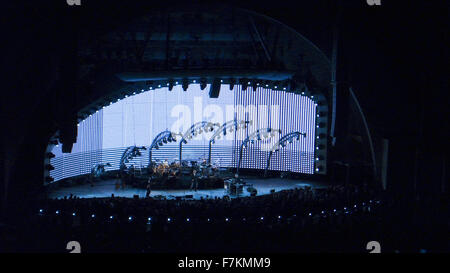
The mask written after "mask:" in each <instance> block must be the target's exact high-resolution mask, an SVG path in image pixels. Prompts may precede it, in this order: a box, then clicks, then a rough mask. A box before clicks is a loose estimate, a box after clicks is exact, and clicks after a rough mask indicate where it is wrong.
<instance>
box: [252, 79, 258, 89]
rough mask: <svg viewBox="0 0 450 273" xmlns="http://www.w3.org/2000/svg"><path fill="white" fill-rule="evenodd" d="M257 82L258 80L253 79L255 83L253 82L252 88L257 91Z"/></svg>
mask: <svg viewBox="0 0 450 273" xmlns="http://www.w3.org/2000/svg"><path fill="white" fill-rule="evenodd" d="M257 86H258V85H257V82H256V81H253V83H252V89H253V91H256V88H257Z"/></svg>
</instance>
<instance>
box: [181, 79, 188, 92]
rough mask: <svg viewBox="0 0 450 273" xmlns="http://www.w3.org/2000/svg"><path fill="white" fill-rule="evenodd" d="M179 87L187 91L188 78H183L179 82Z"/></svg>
mask: <svg viewBox="0 0 450 273" xmlns="http://www.w3.org/2000/svg"><path fill="white" fill-rule="evenodd" d="M181 87H183V91H187V89H188V87H189V81H188V79H183V81H182V83H181Z"/></svg>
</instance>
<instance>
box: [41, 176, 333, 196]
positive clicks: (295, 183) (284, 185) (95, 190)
mask: <svg viewBox="0 0 450 273" xmlns="http://www.w3.org/2000/svg"><path fill="white" fill-rule="evenodd" d="M243 179H244V180H245V182H247V183H250V184H253V187H254V188H255V189H256V190H257V195H264V194H270V191H271V190H275V192H278V191H281V190H287V189H294V188H301V187H307V186H309V187H312V188H323V187H325V186H326V184H325V183H323V182H311V181H306V180H294V179H281V178H270V179H261V178H243ZM116 182H117V180H104V181H99V182H96V183H95V184H94V186H93V187H91V186H90V185H89V184H84V185H77V186H71V187H60V188H54V189H49V191H48V195H47V196H48V198H64V196H67V197H69V196H70V194H73V195H75V196H77V197H80V198H95V197H97V198H101V197H111V194H114V196H116V197H130V198H132V197H133V196H134V195H138V196H139V197H141V198H142V197H145V194H146V190H145V189H138V188H133V187H131V186H128V187H127V188H125V189H117V190H116V189H115V184H116ZM186 195H192V199H200V198H202V197H203V198H215V197H223V196H225V195H227V192H226V190H225V189H223V188H220V189H202V190H197V191H194V190H190V189H188V190H184V189H183V190H152V192H151V195H150V196H151V197H153V198H155V197H157V196H164V197H165V198H166V199H175V198H176V197H185V196H186ZM243 196H250V193H249V192H248V191H246V190H244V191H243V192H242V193H241V194H239V195H238V196H235V195H230V198H236V197H243Z"/></svg>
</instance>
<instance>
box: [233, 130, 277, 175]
mask: <svg viewBox="0 0 450 273" xmlns="http://www.w3.org/2000/svg"><path fill="white" fill-rule="evenodd" d="M263 133H264V134H263ZM280 134H281V130H279V129H273V128H263V129H258V130H256V131H254V132H253V133H251V134H249V135H248V136H247V137H246V138H245V139H244V141H243V142H242V144H241V147H240V149H239V160H238V165H237V168H236V175H239V168H240V166H241V162H242V152H243V150H244V148H246V147H247V146H248V143H249V142H250V143H254V142H255V141H257V140H262V139H266V140H268V139H271V138H273V137H275V136H277V135H280Z"/></svg>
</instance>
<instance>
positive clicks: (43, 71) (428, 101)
mask: <svg viewBox="0 0 450 273" xmlns="http://www.w3.org/2000/svg"><path fill="white" fill-rule="evenodd" d="M81 2H82V5H81V7H70V6H68V5H67V4H66V1H65V0H55V1H26V2H25V1H8V3H2V17H1V22H2V29H3V31H2V34H3V39H2V49H3V50H2V53H3V54H2V58H1V62H2V66H3V68H4V72H3V73H2V74H1V75H2V79H3V81H2V82H3V86H2V91H1V95H0V107H1V109H0V113H1V115H0V117H1V123H2V134H1V137H2V139H1V143H2V146H1V150H0V156H1V160H2V162H1V163H2V164H1V172H2V176H1V179H2V180H1V182H2V185H1V191H2V194H4V193H5V192H8V193H9V199H10V200H18V199H20V198H22V196H23V194H24V193H25V192H28V190H29V189H30V188H38V187H39V183H40V181H42V177H41V172H40V171H41V170H42V169H41V167H42V166H41V165H42V157H41V155H42V153H43V149H45V145H46V142H47V141H48V138H49V137H50V132H52V129H53V128H54V121H53V120H51V119H49V116H50V114H49V111H50V110H49V109H51V105H50V104H51V102H50V101H51V100H50V98H49V97H48V93H49V88H50V86H51V85H52V83H53V82H54V80H55V78H56V75H57V73H58V70H59V69H61V67H60V66H59V65H58V64H59V63H60V61H61V59H62V58H61V56H63V55H64V52H65V49H67V48H70V47H71V46H73V45H72V44H71V41H72V40H71V39H68V38H69V37H72V35H73V33H72V31H73V30H76V31H87V32H89V31H91V32H93V35H97V34H98V35H99V34H101V33H103V32H106V31H108V29H111V28H114V27H116V26H119V25H120V24H124V23H126V22H128V21H129V20H132V19H133V18H135V17H138V16H141V15H144V14H145V13H146V12H147V11H149V10H152V9H154V8H169V9H170V8H175V7H176V4H178V3H179V2H182V3H192V4H200V5H209V4H213V3H222V4H224V3H225V4H229V5H234V6H237V7H242V8H246V9H249V10H253V11H256V12H258V13H262V14H265V15H267V16H269V17H272V18H274V19H276V20H279V21H281V22H283V23H285V24H286V25H288V26H290V27H292V28H294V29H295V30H297V31H298V32H299V33H301V34H302V35H304V36H305V37H306V38H308V39H309V40H311V41H312V42H313V43H314V44H316V45H317V46H318V47H319V48H320V49H321V50H323V51H324V52H325V54H326V55H327V56H329V57H330V56H331V48H332V24H333V22H334V14H335V1H332V0H314V1H282V0H278V1H266V0H260V1H253V0H252V1H246V0H241V1H174V0H169V1H158V2H156V1H116V0H110V1H93V0H89V1H88V0H84V1H83V0H81ZM343 2H344V3H343V6H342V7H343V13H342V21H341V23H340V32H341V42H340V54H341V59H340V60H341V63H340V64H339V68H340V69H341V70H340V71H341V73H343V74H345V79H346V80H347V81H348V84H349V85H351V86H353V88H354V91H355V93H356V94H357V96H358V99H359V101H360V103H361V106H362V108H363V111H364V112H365V114H366V117H367V120H368V123H369V127H370V129H371V131H372V132H373V133H374V135H376V136H379V137H385V138H388V139H389V140H390V152H389V169H388V170H389V172H388V185H389V189H390V190H392V192H394V193H396V194H398V195H404V196H411V197H412V196H414V195H417V194H419V195H420V196H423V197H431V198H432V197H433V196H434V195H435V194H436V193H438V192H440V191H441V190H442V172H443V164H446V163H445V161H444V160H443V159H444V156H445V154H446V151H447V150H446V149H447V148H446V144H447V142H448V139H449V134H448V114H447V112H446V110H447V107H448V96H447V94H446V93H447V91H448V69H447V68H448V63H449V62H448V51H447V47H448V14H449V9H448V2H447V1H425V0H423V1H387V0H382V5H381V6H369V5H367V4H366V1H365V0H345V1H343ZM68 103H70V102H68ZM338 118H339V117H338ZM416 159H417V161H416ZM38 165H39V167H36V166H38ZM447 165H448V164H447ZM416 173H417V179H415V174H416ZM8 178H11V181H12V183H11V184H10V185H7V184H6V183H4V181H5V180H7V179H8ZM414 185H416V189H417V191H416V192H415V191H414V188H415V186H414ZM447 187H448V186H447ZM3 205H5V204H3Z"/></svg>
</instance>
